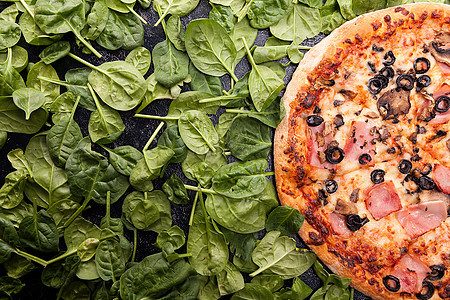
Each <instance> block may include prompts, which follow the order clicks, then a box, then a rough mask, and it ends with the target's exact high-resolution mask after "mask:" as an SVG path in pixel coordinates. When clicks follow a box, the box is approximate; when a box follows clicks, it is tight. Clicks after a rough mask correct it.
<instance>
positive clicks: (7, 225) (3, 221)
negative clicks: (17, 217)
mask: <svg viewBox="0 0 450 300" xmlns="http://www.w3.org/2000/svg"><path fill="white" fill-rule="evenodd" d="M0 225H1V226H0V263H4V262H5V261H7V260H9V258H10V257H11V253H14V252H16V247H17V246H19V244H20V240H19V235H18V234H17V231H16V229H15V228H14V225H13V224H12V223H11V221H9V220H8V219H7V218H6V217H5V216H4V215H3V214H0Z"/></svg>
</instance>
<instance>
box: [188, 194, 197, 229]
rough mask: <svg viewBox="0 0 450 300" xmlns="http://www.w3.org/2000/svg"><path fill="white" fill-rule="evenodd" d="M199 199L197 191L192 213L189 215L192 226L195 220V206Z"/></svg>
mask: <svg viewBox="0 0 450 300" xmlns="http://www.w3.org/2000/svg"><path fill="white" fill-rule="evenodd" d="M197 201H198V192H197V193H195V197H194V203H193V204H192V209H191V215H190V216H189V226H192V221H193V220H194V212H195V207H196V206H197Z"/></svg>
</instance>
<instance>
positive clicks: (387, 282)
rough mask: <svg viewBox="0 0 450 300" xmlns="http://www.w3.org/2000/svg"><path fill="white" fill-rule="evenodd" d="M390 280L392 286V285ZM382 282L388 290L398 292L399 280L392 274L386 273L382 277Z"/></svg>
mask: <svg viewBox="0 0 450 300" xmlns="http://www.w3.org/2000/svg"><path fill="white" fill-rule="evenodd" d="M392 282H393V283H394V286H392V285H391V284H392ZM383 284H384V286H385V287H386V288H387V289H388V291H390V292H398V291H399V290H400V280H399V279H398V278H397V277H395V276H392V275H387V276H384V277H383Z"/></svg>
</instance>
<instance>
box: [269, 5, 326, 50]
mask: <svg viewBox="0 0 450 300" xmlns="http://www.w3.org/2000/svg"><path fill="white" fill-rule="evenodd" d="M321 29H322V22H321V19H320V13H319V10H318V9H317V8H311V7H308V6H305V5H303V4H294V5H292V6H291V8H290V10H289V12H288V13H287V15H286V16H285V17H284V18H282V19H281V20H280V21H279V22H278V23H276V24H274V25H272V26H270V32H271V33H272V34H273V35H274V36H275V37H277V38H279V39H280V40H285V41H294V42H295V43H296V44H297V45H298V44H300V43H301V42H303V40H305V39H306V38H310V37H313V36H315V35H317V34H318V33H319V32H320V30H321Z"/></svg>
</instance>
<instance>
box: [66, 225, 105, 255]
mask: <svg viewBox="0 0 450 300" xmlns="http://www.w3.org/2000/svg"><path fill="white" fill-rule="evenodd" d="M101 234H102V231H101V229H100V228H98V227H97V226H96V225H94V224H92V223H91V222H89V221H87V220H85V219H83V218H81V217H80V218H77V219H75V220H74V221H73V222H72V223H71V224H70V225H69V226H67V228H66V230H65V231H64V242H65V243H66V246H67V251H68V252H76V250H77V249H78V247H80V245H81V244H82V243H83V242H84V241H85V240H87V239H89V238H95V239H100V238H101Z"/></svg>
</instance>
